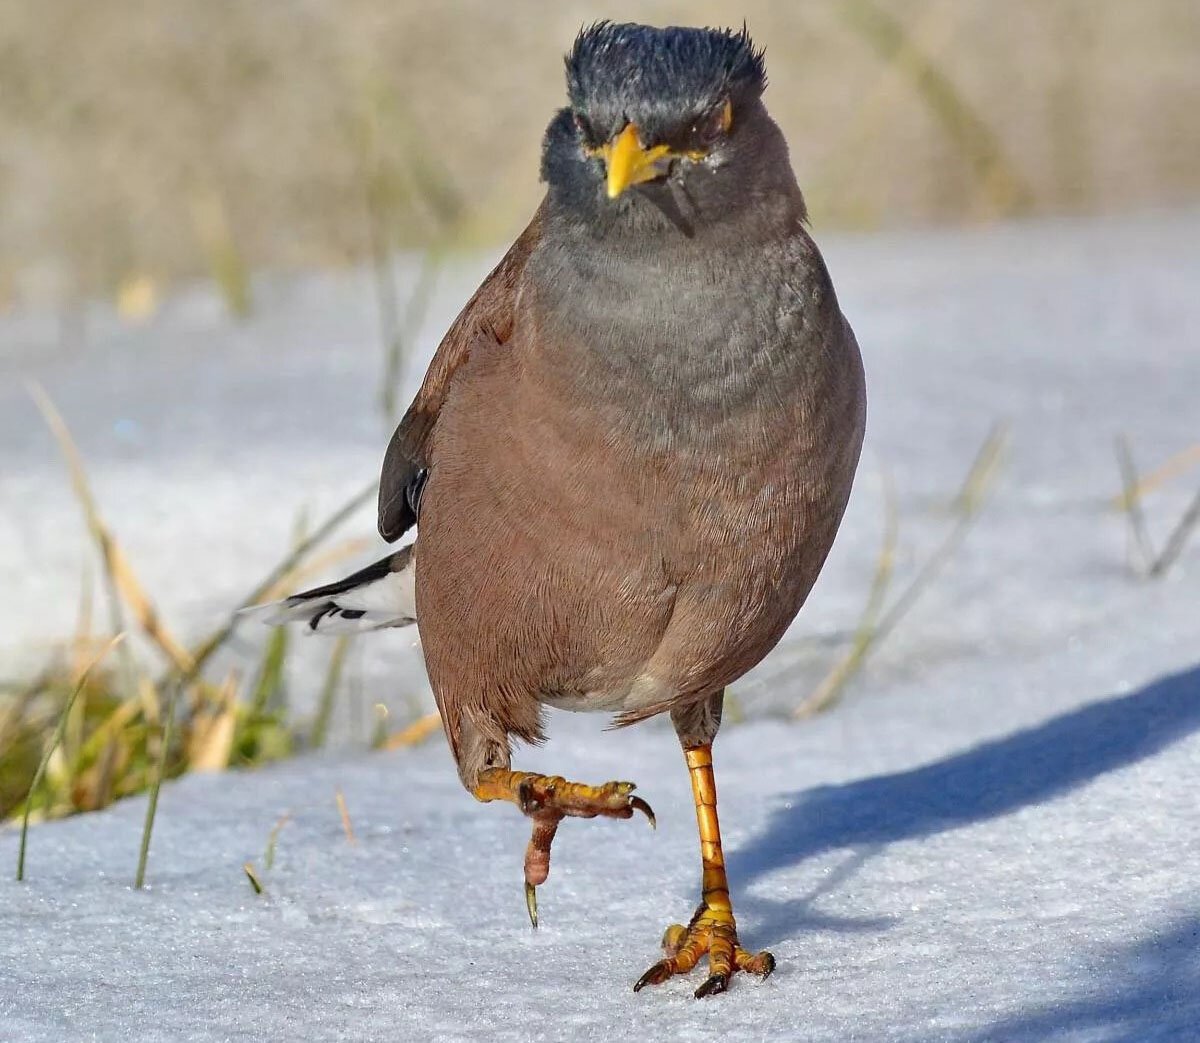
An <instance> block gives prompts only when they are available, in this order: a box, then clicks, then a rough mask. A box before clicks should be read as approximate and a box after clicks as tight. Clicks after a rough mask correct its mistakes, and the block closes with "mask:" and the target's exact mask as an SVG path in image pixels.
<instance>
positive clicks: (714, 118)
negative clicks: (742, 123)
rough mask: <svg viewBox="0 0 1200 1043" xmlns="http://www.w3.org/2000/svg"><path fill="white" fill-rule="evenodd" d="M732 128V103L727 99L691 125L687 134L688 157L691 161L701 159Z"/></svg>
mask: <svg viewBox="0 0 1200 1043" xmlns="http://www.w3.org/2000/svg"><path fill="white" fill-rule="evenodd" d="M732 126H733V103H732V102H730V101H729V99H728V98H727V99H726V100H725V101H724V102H722V103H721V104H720V105H718V106H717V107H716V108H715V109H712V110H710V111H709V112H708V113H706V114H705V115H704V116H703V117H701V118H700V119H698V120H697V121H696V122H695V123H693V124H692V126H691V129H690V131H689V134H688V138H689V141H688V144H689V148H688V150H687V155H688V157H689V158H691V159H693V160H700V159H703V158H704V157H705V156H706V155H707V154H708V152H709V150H710V149H711V148H712V147H713V146H714V145H715V144H716V143H717V142H718V141H720V140H721V139H722V138H723V137H725V135H726V134H728V133H729V128H730V127H732Z"/></svg>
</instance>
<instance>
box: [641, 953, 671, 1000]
mask: <svg viewBox="0 0 1200 1043" xmlns="http://www.w3.org/2000/svg"><path fill="white" fill-rule="evenodd" d="M670 976H671V969H670V967H668V966H667V961H666V960H659V961H658V963H656V964H655V965H654V966H653V967H651V968H650V969H649V970H648V971H646V973H645V974H643V975H642V976H641V977H640V978H638V980H637V984H636V985H634V987H633V991H634V992H641V991H642V989H644V988H645V987H646V986H647V985H661V984H662V983H663V982H664V981H666V980H667V979H668V978H669V977H670Z"/></svg>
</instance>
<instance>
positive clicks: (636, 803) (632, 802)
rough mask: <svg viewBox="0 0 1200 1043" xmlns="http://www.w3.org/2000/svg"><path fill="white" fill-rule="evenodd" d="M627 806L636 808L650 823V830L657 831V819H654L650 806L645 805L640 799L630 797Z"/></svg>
mask: <svg viewBox="0 0 1200 1043" xmlns="http://www.w3.org/2000/svg"><path fill="white" fill-rule="evenodd" d="M629 806H630V807H631V808H636V809H637V810H638V811H640V812H641V813H642V814H643V815H645V816H646V819H647V820H648V821H649V823H650V828H651V829H658V819H656V818H655V817H654V809H653V808H652V807H650V805H649V804H647V803H646V802H645V801H644V800H642V798H641V797H630V798H629Z"/></svg>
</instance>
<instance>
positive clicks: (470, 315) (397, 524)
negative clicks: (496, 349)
mask: <svg viewBox="0 0 1200 1043" xmlns="http://www.w3.org/2000/svg"><path fill="white" fill-rule="evenodd" d="M542 209H543V208H542V207H539V208H538V211H537V213H536V214H534V215H533V220H532V221H530V222H529V227H528V228H526V229H525V231H524V232H522V233H521V236H520V238H519V239H517V241H516V242H515V243H513V245H512V248H511V249H510V250H509V251H508V253H507V254H505V255H504V258H503V260H501V262H500V263H499V264H498V265H496V267H495V268H493V269H492V272H491V274H490V275H488V277H487V278H486V279H484V281H483V284H482V285H481V286H480V287H479V289H478V290H476V291H475V295H474V296H473V297H472V298H471V299H470V300H469V301H468V302H467V304H466V307H465V308H463V310H462V311H461V312H459V314H458V318H457V319H455V320H454V322H453V324H452V325H451V326H450V329H448V330H447V331H446V335H445V336H444V337H443V338H442V342H441V344H439V345H438V349H437V351H436V352H435V353H434V356H433V361H432V362H431V363H430V364H429V370H428V371H427V372H426V374H425V380H424V381H423V382H422V383H421V389H420V390H419V391H418V392H417V396H416V398H414V399H413V402H412V405H410V406H409V407H408V412H406V413H405V414H404V417H403V419H402V420H401V421H400V424H399V425H398V426H397V428H396V432H395V434H393V435H392V440H391V442H389V443H388V448H387V453H386V455H385V456H384V458H383V473H382V474H381V475H380V478H379V535H380V536H382V537H383V538H384V539H385V540H387V541H388V542H389V543H391V542H393V541H394V540H397V539H399V538H400V537H401V536H402V535H403V534H404V533H405V532H406V531H407V530H408V529H410V528H412V526H413V525H414V524H416V521H417V511H418V508H419V506H420V497H421V489H422V487H423V486H424V484H425V478H426V476H427V474H428V470H429V465H430V461H429V455H428V453H429V443H430V439H431V436H432V435H433V429H434V427H436V426H437V419H438V414H439V412H440V411H441V408H442V403H444V402H445V401H446V395H447V394H448V393H449V391H450V386H451V384H452V383H453V381H454V374H455V373H456V372H457V371H458V369H459V367H460V366H462V364H463V363H464V362H466V360H467V358H468V357H469V356H470V354H471V349H472V347H473V346H474V345H475V344H476V343H478V341H479V339H480V338H481V337H488V338H491V339H493V340H494V341H495V342H497V343H500V344H503V343H504V342H505V341H507V340H508V339H509V338H510V337H511V336H512V331H513V326H514V324H515V304H516V296H517V284H518V283H519V281H520V278H521V273H522V272H523V271H524V270H525V262H526V261H527V260H528V259H529V255H530V253H532V252H533V248H534V246H535V245H536V244H537V241H538V239H539V238H540V236H541V223H542Z"/></svg>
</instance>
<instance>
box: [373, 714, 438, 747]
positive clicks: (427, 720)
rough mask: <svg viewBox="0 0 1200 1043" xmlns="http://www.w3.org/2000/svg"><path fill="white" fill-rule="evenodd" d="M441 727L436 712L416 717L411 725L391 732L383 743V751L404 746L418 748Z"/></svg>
mask: <svg viewBox="0 0 1200 1043" xmlns="http://www.w3.org/2000/svg"><path fill="white" fill-rule="evenodd" d="M441 726H442V718H441V715H440V714H439V713H437V712H436V711H435V712H434V713H427V714H425V715H424V716H423V717H418V718H417V719H416V720H415V721H413V722H412V724H409V725H406V726H405V727H403V728H401V729H400V730H399V731H397V732H393V733H392V734H391V735H389V736H388V737H387V738H386V739H385V740H384V742H383V749H385V750H398V749H401V748H402V747H405V746H420V745H421V743H423V742H425V741H426V740H427V739H428V738H429V737H430V736H431V735H435V734H436V733H437V731H438V730H439V729H440V728H441Z"/></svg>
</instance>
